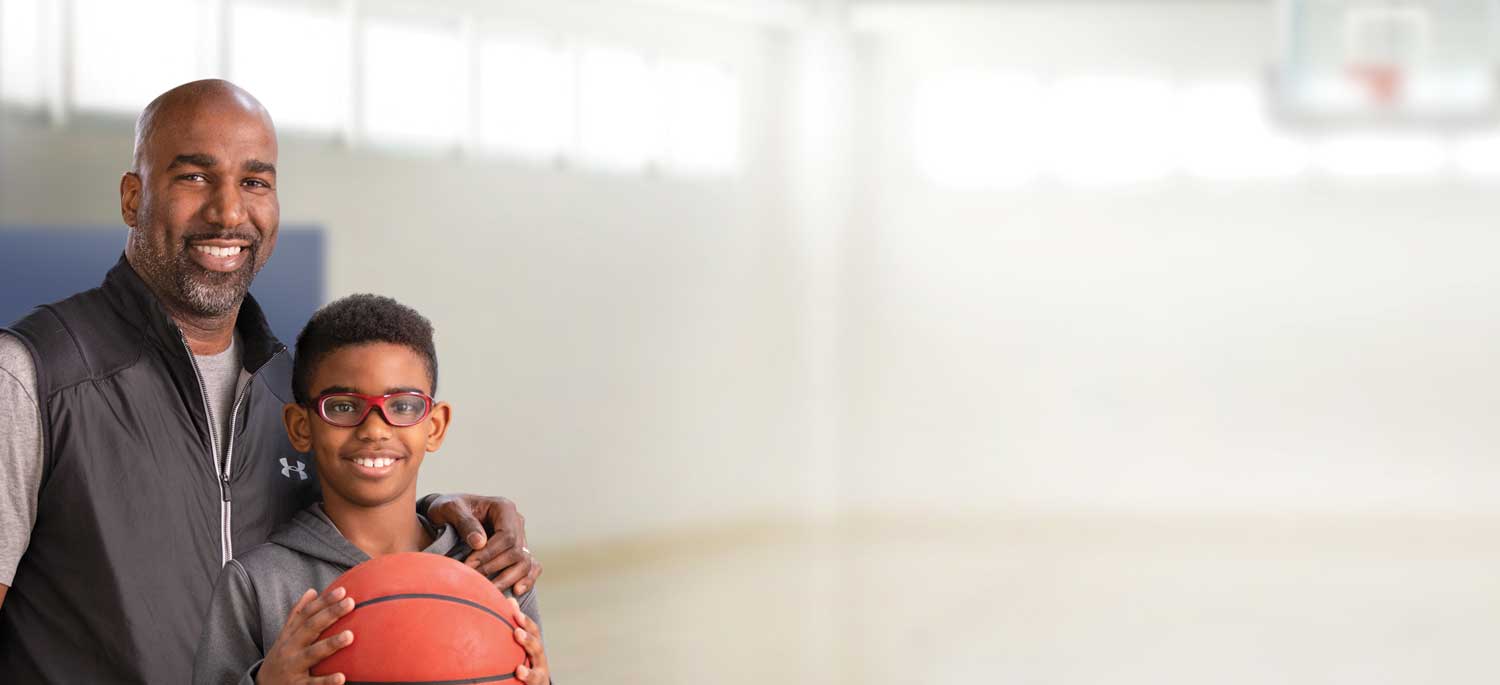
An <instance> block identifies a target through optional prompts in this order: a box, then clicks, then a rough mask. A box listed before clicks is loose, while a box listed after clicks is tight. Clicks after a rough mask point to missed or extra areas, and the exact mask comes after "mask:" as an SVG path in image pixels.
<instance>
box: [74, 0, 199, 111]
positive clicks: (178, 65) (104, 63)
mask: <svg viewBox="0 0 1500 685" xmlns="http://www.w3.org/2000/svg"><path fill="white" fill-rule="evenodd" d="M72 31H73V42H72V49H73V68H72V92H71V93H70V95H71V97H72V101H73V103H74V104H76V105H77V106H78V107H79V108H80V109H84V110H90V109H92V110H100V111H112V112H127V113H130V114H134V113H136V112H139V111H140V110H141V108H142V107H145V106H146V103H148V102H150V101H151V100H152V98H155V97H156V96H157V95H159V94H161V93H162V92H163V91H165V90H167V89H169V88H172V87H173V86H177V85H181V84H183V83H186V82H188V81H192V80H194V79H199V78H206V77H209V76H214V75H215V73H214V71H215V69H214V62H215V61H216V59H217V54H218V52H217V50H216V49H213V48H216V47H217V46H215V45H213V44H212V37H214V36H217V35H218V33H217V29H216V27H215V17H214V13H213V11H212V8H211V7H210V6H209V5H208V4H207V3H203V2H197V1H195V0H138V1H133V2H118V1H117V0H76V2H75V4H74V5H73V21H72Z"/></svg>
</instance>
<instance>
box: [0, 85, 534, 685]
mask: <svg viewBox="0 0 1500 685" xmlns="http://www.w3.org/2000/svg"><path fill="white" fill-rule="evenodd" d="M276 157H277V144H276V133H275V129H274V127H273V125H272V123H271V119H270V116H269V115H268V114H267V113H266V111H265V109H264V108H263V107H261V105H260V103H259V102H257V101H256V100H255V98H253V97H251V96H250V94H249V93H246V92H245V91H243V90H241V89H240V88H238V87H237V86H235V85H233V84H231V83H228V82H226V81H218V80H209V81H197V82H194V83H189V84H186V85H183V86H179V87H177V88H174V89H172V90H170V91H168V92H166V93H164V94H162V95H161V96H160V97H158V98H157V99H156V100H154V101H153V102H152V103H151V104H150V105H148V106H147V107H146V109H145V110H144V111H143V112H142V113H141V116H140V119H139V120H138V122H137V124H136V136H135V150H134V158H133V161H132V166H131V170H130V171H129V172H127V173H126V174H125V175H124V177H123V178H122V179H121V181H120V212H121V215H122V216H123V218H124V220H125V223H126V225H128V226H129V227H130V231H129V236H128V239H127V242H126V247H125V256H124V258H123V259H122V260H121V261H120V262H119V263H118V264H117V265H116V266H115V267H114V268H113V269H111V270H110V272H109V274H108V275H107V276H106V277H105V281H104V284H103V285H102V286H100V287H99V288H96V289H93V290H89V291H86V292H83V293H79V294H78V295H74V296H73V297H70V298H68V299H66V300H63V301H61V302H57V303H53V304H51V305H45V306H42V307H39V308H38V309H36V310H35V311H33V312H32V313H31V314H29V315H27V316H26V317H24V318H22V319H21V320H20V321H17V322H16V323H15V324H14V325H13V326H12V328H10V329H0V331H3V333H0V681H4V682H26V683H32V682H54V683H106V682H129V683H183V682H188V681H189V680H190V678H191V675H192V659H193V651H194V648H195V647H196V641H197V639H198V636H199V633H200V629H201V627H202V625H203V618H204V614H205V611H206V609H207V606H208V600H209V597H210V596H211V593H212V584H213V581H214V578H215V577H216V576H217V574H218V572H219V568H220V567H221V566H222V565H223V564H224V563H225V562H227V561H228V560H229V559H231V558H233V556H234V553H235V550H237V549H238V550H244V549H248V548H249V547H251V546H253V545H257V544H259V543H261V542H263V541H265V539H266V536H267V535H268V534H269V533H270V531H271V530H272V528H274V527H275V526H277V525H279V524H280V523H282V522H284V521H286V520H288V519H290V518H291V517H292V515H293V514H294V513H295V512H296V511H298V510H300V509H302V508H303V507H304V506H306V505H307V504H308V503H310V502H311V501H313V499H314V498H315V497H316V493H317V492H318V489H317V483H316V475H315V474H313V473H312V468H311V466H312V460H311V459H309V458H308V457H307V456H306V455H303V454H300V453H298V452H297V451H295V450H293V449H292V447H291V445H290V444H289V443H288V442H287V438H286V434H285V431H284V430H282V426H281V408H282V405H284V404H285V403H286V402H288V401H289V400H290V398H291V394H290V383H289V380H290V367H291V360H290V358H289V355H288V353H287V351H286V348H285V346H284V345H282V344H281V343H279V342H278V341H277V340H276V339H275V338H274V337H272V335H271V332H270V329H269V327H268V326H267V325H266V322H265V318H264V317H263V316H262V314H261V311H260V308H259V306H258V305H257V304H256V303H255V300H254V298H252V297H249V296H248V295H247V292H248V289H249V287H250V282H251V280H252V279H253V278H254V276H255V274H256V273H257V272H258V271H259V270H260V268H261V267H262V266H264V265H265V263H266V260H268V259H269V258H270V257H271V253H272V251H273V250H274V248H275V246H276V232H277V226H278V223H279V221H280V207H279V205H278V202H277V198H276ZM424 504H426V505H427V506H426V507H425V508H426V511H427V514H428V517H429V518H430V519H432V520H433V521H435V522H437V523H438V524H440V525H441V524H443V523H448V524H453V525H454V526H455V527H456V528H457V529H458V530H459V531H460V532H461V533H462V534H463V535H464V536H465V538H466V540H467V541H469V542H470V544H471V546H473V547H474V548H476V549H478V550H479V551H478V552H476V553H475V555H474V556H472V557H470V559H469V563H470V565H472V566H477V567H478V568H479V569H480V570H481V571H484V572H486V573H494V572H497V571H502V570H503V573H501V574H500V576H499V577H498V578H497V579H496V584H497V585H501V586H502V587H509V586H511V585H512V584H514V585H515V591H516V592H517V594H520V593H523V592H525V591H526V590H527V589H529V588H530V586H531V585H533V584H534V583H535V579H536V576H537V575H538V574H539V573H540V566H539V565H537V564H535V563H534V562H533V560H532V559H531V556H530V553H529V551H527V550H526V549H525V547H524V546H523V545H524V541H525V537H524V529H523V526H522V519H521V517H520V516H519V514H517V513H516V512H515V508H514V506H513V505H511V504H510V503H509V502H507V501H504V500H496V499H489V498H476V497H471V496H445V497H439V498H436V499H435V500H433V499H432V498H431V497H429V498H428V499H426V500H424ZM476 515H477V516H481V517H484V518H485V519H486V521H487V522H488V523H489V524H490V525H491V527H492V528H493V529H494V530H496V532H497V534H496V536H495V538H494V539H492V540H487V539H486V537H485V536H484V533H483V532H482V527H481V526H480V524H479V521H478V520H477V519H476V518H475V516H476ZM476 543H477V544H476Z"/></svg>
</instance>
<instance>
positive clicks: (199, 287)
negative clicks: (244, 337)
mask: <svg viewBox="0 0 1500 685" xmlns="http://www.w3.org/2000/svg"><path fill="white" fill-rule="evenodd" d="M142 218H143V219H149V217H142ZM140 225H142V226H148V225H150V224H147V223H144V222H141V223H140ZM214 238H232V239H239V240H248V241H249V242H250V244H249V245H247V246H245V247H244V248H243V249H244V250H245V251H247V252H248V253H249V254H248V255H246V258H245V263H244V264H243V265H241V266H240V268H238V269H236V270H234V271H229V272H220V271H209V270H207V269H205V268H203V267H201V266H199V265H198V264H197V263H195V262H193V259H192V257H191V256H189V254H188V251H189V250H192V249H193V248H192V247H191V246H190V245H189V244H188V243H189V241H192V240H211V239H214ZM131 239H132V240H134V241H136V243H135V250H134V252H135V254H136V256H137V259H136V262H138V263H134V264H132V265H133V266H134V267H135V268H136V269H138V270H140V271H141V272H142V274H141V276H143V277H144V279H145V281H146V282H147V283H149V284H151V286H152V289H153V290H157V291H158V292H157V296H158V297H161V298H162V299H164V300H169V301H171V302H172V303H173V304H175V305H177V306H180V307H184V308H186V309H187V310H188V312H187V313H191V314H194V315H197V316H203V317H219V316H224V315H226V314H230V313H232V312H234V311H235V309H237V308H238V307H239V306H240V302H242V301H243V300H244V299H245V293H247V292H249V291H250V282H251V281H253V280H255V274H256V272H257V271H259V266H260V265H259V263H258V261H259V260H258V259H257V257H258V256H259V252H260V238H259V236H256V235H254V234H250V233H246V232H242V231H228V232H215V233H199V234H196V235H192V236H188V237H184V238H183V239H182V249H181V250H179V251H178V252H177V254H176V255H162V254H158V253H157V252H156V250H155V249H154V247H153V246H152V245H151V243H150V240H149V239H148V238H147V236H146V229H142V228H138V229H136V230H135V231H133V232H132V238H131ZM162 290H166V292H161V291H162Z"/></svg>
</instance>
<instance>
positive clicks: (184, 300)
mask: <svg viewBox="0 0 1500 685" xmlns="http://www.w3.org/2000/svg"><path fill="white" fill-rule="evenodd" d="M145 145H146V147H145V150H144V155H143V156H142V160H141V163H140V168H139V169H138V170H137V171H136V172H132V173H128V174H126V175H125V178H124V179H123V180H122V181H121V185H120V198H121V209H122V212H123V213H124V215H125V222H126V223H127V224H128V225H130V227H131V232H130V239H129V242H128V243H127V245H126V248H125V253H126V256H127V258H128V259H129V260H130V264H131V266H133V267H134V268H135V270H136V272H137V273H139V274H140V275H141V277H142V278H143V279H144V280H145V281H146V283H147V284H148V285H150V286H151V289H152V290H153V291H154V292H155V293H156V294H157V296H158V297H160V298H162V300H163V301H164V303H165V304H167V306H168V309H169V310H171V311H174V312H178V313H182V314H189V315H196V316H201V317H218V316H224V315H227V314H230V313H232V312H234V311H235V310H236V308H237V307H239V304H240V302H241V300H243V299H244V297H245V293H246V292H247V291H248V290H249V288H250V281H251V280H253V279H254V278H255V274H256V273H258V272H259V271H260V269H261V267H263V266H265V264H266V260H268V259H270V258H271V252H272V251H273V250H274V249H275V247H276V229H277V224H278V223H279V222H280V220H281V206H280V204H279V203H278V201H277V199H276V133H275V131H274V130H272V128H271V126H270V124H269V121H268V120H267V119H266V118H265V117H264V116H263V115H262V114H260V113H259V112H257V111H254V110H248V109H246V108H244V107H243V106H241V105H240V103H238V102H235V101H233V100H224V99H220V100H209V101H205V102H201V103H197V104H195V105H185V106H181V107H179V108H178V109H177V110H176V111H173V112H164V113H162V115H161V118H160V121H159V122H158V125H157V126H156V129H155V131H154V133H153V134H152V135H151V138H150V140H148V141H146V144H145Z"/></svg>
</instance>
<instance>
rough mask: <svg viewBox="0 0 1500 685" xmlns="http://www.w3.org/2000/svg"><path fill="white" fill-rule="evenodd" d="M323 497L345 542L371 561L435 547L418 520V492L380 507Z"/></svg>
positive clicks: (430, 536)
mask: <svg viewBox="0 0 1500 685" xmlns="http://www.w3.org/2000/svg"><path fill="white" fill-rule="evenodd" d="M330 494H331V493H328V492H324V494H323V513H325V514H327V515H328V519H329V520H330V521H333V525H334V526H335V527H337V528H338V530H339V533H340V534H342V535H343V536H344V539H346V540H348V541H349V542H351V543H353V544H354V546H355V547H358V548H359V549H360V551H362V552H364V553H365V554H368V555H370V558H371V559H374V558H376V557H380V556H385V555H387V554H395V553H397V552H420V551H422V550H424V549H427V547H428V546H429V545H431V544H432V542H433V538H432V534H431V533H429V532H428V531H427V528H426V527H425V526H423V525H422V521H421V520H420V519H418V518H417V498H416V493H415V492H412V493H409V494H408V495H407V496H405V497H401V498H398V499H396V500H394V501H391V502H387V503H385V504H382V505H380V506H377V507H365V506H360V505H358V504H354V503H351V502H348V501H346V500H343V499H341V498H339V497H338V496H336V495H335V496H332V497H330V496H329V495H330Z"/></svg>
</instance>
